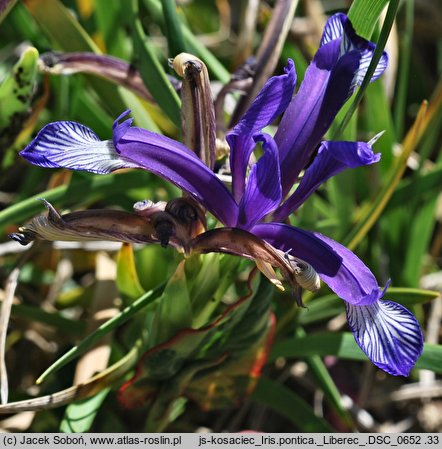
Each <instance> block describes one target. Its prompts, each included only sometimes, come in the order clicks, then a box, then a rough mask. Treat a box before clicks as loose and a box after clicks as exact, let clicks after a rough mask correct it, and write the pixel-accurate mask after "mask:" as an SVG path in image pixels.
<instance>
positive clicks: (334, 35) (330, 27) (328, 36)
mask: <svg viewBox="0 0 442 449" xmlns="http://www.w3.org/2000/svg"><path fill="white" fill-rule="evenodd" d="M346 20H347V16H346V15H345V14H343V13H337V14H334V15H332V16H331V17H329V19H328V20H327V23H326V24H325V27H324V31H323V33H322V38H321V43H320V44H319V46H320V47H322V46H323V45H325V44H328V43H329V42H331V41H334V40H335V39H340V38H341V37H342V35H343V34H344V26H343V24H344V23H345V22H346Z"/></svg>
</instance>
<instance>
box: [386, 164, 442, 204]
mask: <svg viewBox="0 0 442 449" xmlns="http://www.w3.org/2000/svg"><path fill="white" fill-rule="evenodd" d="M441 179H442V167H438V168H435V169H434V170H432V171H431V172H429V173H425V174H421V175H420V176H419V177H417V178H412V179H404V180H403V181H402V182H401V183H400V184H399V186H398V188H397V189H396V190H395V192H394V193H393V195H392V197H391V200H390V202H389V203H388V205H387V207H386V208H385V212H387V211H390V210H392V209H394V208H397V207H403V206H404V204H405V203H408V202H410V201H412V200H418V201H422V200H424V199H427V198H429V197H432V196H434V195H437V194H438V193H439V192H440V180H441Z"/></svg>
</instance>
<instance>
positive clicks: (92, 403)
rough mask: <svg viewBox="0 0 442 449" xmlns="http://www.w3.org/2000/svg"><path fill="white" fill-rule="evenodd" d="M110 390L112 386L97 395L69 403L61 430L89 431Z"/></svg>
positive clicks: (71, 431) (66, 431) (69, 431)
mask: <svg viewBox="0 0 442 449" xmlns="http://www.w3.org/2000/svg"><path fill="white" fill-rule="evenodd" d="M109 391H110V388H105V389H104V390H102V391H100V392H99V393H97V394H96V395H95V396H92V397H90V398H87V399H82V400H80V401H76V402H73V403H72V404H70V405H68V406H67V408H66V411H65V413H64V417H63V420H62V421H61V423H60V432H65V433H82V432H88V431H89V430H90V429H91V427H92V424H93V422H94V419H95V416H96V415H97V413H98V412H99V410H100V408H101V406H102V404H103V402H104V400H105V399H106V396H107V395H108V394H109Z"/></svg>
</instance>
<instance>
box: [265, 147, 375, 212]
mask: <svg viewBox="0 0 442 449" xmlns="http://www.w3.org/2000/svg"><path fill="white" fill-rule="evenodd" d="M380 158H381V155H380V154H379V153H377V154H375V153H373V150H372V149H371V146H370V145H369V144H368V143H365V142H322V144H321V146H320V148H319V150H318V154H317V155H316V157H315V158H314V160H313V163H312V164H311V165H310V166H309V167H308V168H307V170H306V171H305V173H304V176H303V177H302V180H301V182H300V184H299V187H298V188H297V189H296V191H295V192H294V193H293V195H291V196H290V197H289V198H288V199H287V201H286V202H285V203H284V204H283V205H282V206H281V207H280V208H279V209H278V210H277V211H276V212H275V214H274V218H275V220H283V219H285V218H286V217H288V216H289V215H290V214H291V213H292V212H293V211H295V210H296V209H297V208H298V207H299V206H300V205H301V204H302V203H303V202H304V201H305V200H306V199H307V198H308V197H309V196H310V195H311V194H312V193H313V192H314V191H315V190H316V189H317V188H318V187H319V186H320V185H321V184H322V183H323V182H325V181H326V180H327V179H329V178H331V177H332V176H334V175H336V174H338V173H339V172H341V171H343V170H345V169H347V168H355V167H360V166H362V165H369V164H374V163H375V162H378V161H379V160H380Z"/></svg>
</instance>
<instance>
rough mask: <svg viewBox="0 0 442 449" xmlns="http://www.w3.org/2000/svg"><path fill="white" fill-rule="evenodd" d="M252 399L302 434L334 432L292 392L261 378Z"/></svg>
mask: <svg viewBox="0 0 442 449" xmlns="http://www.w3.org/2000/svg"><path fill="white" fill-rule="evenodd" d="M252 398H253V399H254V400H255V401H257V402H259V403H260V404H263V405H265V406H267V407H270V408H271V409H273V410H275V411H276V412H277V413H279V414H280V415H282V416H284V417H285V418H287V419H288V420H289V421H290V422H291V423H292V424H293V425H294V426H295V427H296V428H297V429H299V430H300V431H302V432H322V433H325V432H334V429H333V428H332V427H331V426H330V425H329V424H328V423H327V422H326V421H324V420H323V419H322V418H319V417H318V416H316V415H315V414H314V412H313V410H312V407H311V406H310V405H309V404H307V403H306V402H305V401H304V399H302V398H300V397H299V396H298V395H297V394H296V393H295V392H294V391H292V390H289V389H288V388H287V387H285V386H283V385H281V384H279V383H277V382H273V381H271V380H269V379H267V378H265V377H262V378H261V379H260V381H259V383H258V386H257V387H256V389H255V391H254V392H253V394H252Z"/></svg>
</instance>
